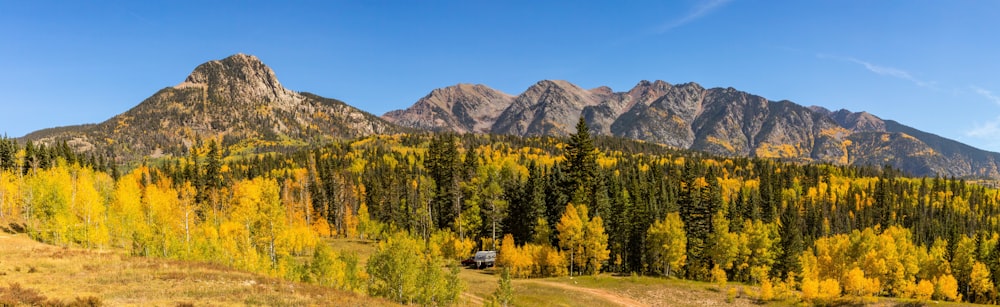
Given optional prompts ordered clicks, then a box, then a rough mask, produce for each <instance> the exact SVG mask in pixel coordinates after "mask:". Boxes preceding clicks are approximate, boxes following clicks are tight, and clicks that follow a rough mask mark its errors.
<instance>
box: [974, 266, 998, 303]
mask: <svg viewBox="0 0 1000 307" xmlns="http://www.w3.org/2000/svg"><path fill="white" fill-rule="evenodd" d="M969 278H970V283H969V284H970V287H971V288H972V294H973V297H971V298H970V301H971V302H973V303H983V304H985V303H989V302H990V301H991V300H992V295H993V280H992V279H990V270H989V268H988V267H987V266H986V265H985V264H983V263H982V262H979V261H976V262H974V263H973V264H972V272H971V273H970V276H969Z"/></svg>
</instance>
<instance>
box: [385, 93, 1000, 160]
mask: <svg viewBox="0 0 1000 307" xmlns="http://www.w3.org/2000/svg"><path fill="white" fill-rule="evenodd" d="M479 91H486V90H484V89H479ZM432 95H434V93H432ZM506 101H508V100H493V101H490V102H489V109H490V110H494V111H495V110H499V109H501V106H499V105H498V104H501V103H504V102H506ZM437 103H438V104H440V105H448V103H447V102H437ZM420 104H421V102H418V103H417V104H416V105H414V107H412V108H410V109H406V110H399V111H393V112H391V113H390V114H387V115H386V116H385V118H387V119H389V120H390V121H394V122H396V123H399V124H401V125H404V126H410V127H418V128H424V129H427V128H430V129H433V130H452V131H458V132H469V131H471V132H484V131H489V132H492V133H502V134H513V135H566V134H568V133H571V132H573V131H572V129H574V126H573V124H574V123H575V122H576V120H577V119H578V118H579V117H580V116H583V117H584V118H585V119H586V120H587V122H588V124H589V125H590V127H591V130H592V132H594V133H597V134H603V135H610V136H620V137H629V138H634V139H640V140H645V141H650V142H656V143H661V144H666V145H670V146H673V147H677V148H685V149H694V150H700V151H705V152H709V153H713V154H720V155H726V156H752V157H767V158H778V159H784V160H790V161H801V162H808V161H820V162H829V163H835V164H857V165H874V166H882V165H892V166H894V167H896V168H899V169H902V170H904V171H907V172H909V173H911V174H914V175H928V176H933V175H936V174H941V175H945V176H959V177H966V176H969V177H992V178H997V177H1000V172H998V161H1000V154H997V153H992V152H986V151H982V150H979V149H975V148H972V147H970V146H967V145H964V144H961V143H958V142H955V141H952V140H948V139H945V138H942V137H939V136H936V135H933V134H930V133H926V132H922V131H919V130H917V129H913V128H911V127H907V126H904V125H901V124H899V123H896V122H893V121H885V120H882V119H880V118H878V117H877V116H875V115H872V114H869V113H867V112H857V113H855V112H851V111H847V110H838V111H830V110H827V109H825V108H822V107H803V106H801V105H798V104H795V103H793V102H790V101H770V100H768V99H766V98H763V97H760V96H756V95H753V94H749V93H746V92H742V91H738V90H736V89H733V88H712V89H706V88H703V87H702V86H700V85H698V84H695V83H687V84H679V85H671V84H668V83H666V82H663V81H655V82H649V81H642V82H639V84H637V85H636V86H635V87H633V88H632V89H630V90H628V91H625V92H614V91H613V90H611V89H610V88H607V87H599V88H596V89H592V90H585V89H582V88H580V87H578V86H576V85H573V84H571V83H569V82H566V81H548V80H546V81H541V82H538V83H536V84H535V85H533V86H531V87H529V88H528V89H527V90H526V91H525V92H524V93H522V94H520V95H518V96H517V97H516V98H514V99H513V100H510V101H509V103H508V104H507V105H506V106H503V111H502V113H500V114H499V115H497V116H496V117H495V119H493V118H492V117H489V118H490V120H489V121H478V122H474V123H473V122H467V121H466V122H463V124H462V125H464V126H455V125H453V124H450V123H452V122H456V121H458V120H457V117H456V116H454V115H453V114H454V112H452V113H445V112H436V111H434V110H433V109H428V108H418V106H419V105H420ZM466 108H475V106H466ZM414 114H420V115H421V116H424V117H426V118H443V119H444V120H438V121H435V122H433V123H430V124H428V125H424V126H417V125H413V124H410V123H408V122H406V121H405V120H401V118H408V117H413V116H414ZM424 123H428V121H424ZM470 126H476V127H481V129H479V130H469V129H467V128H465V127H470ZM485 127H490V128H489V129H486V128H485Z"/></svg>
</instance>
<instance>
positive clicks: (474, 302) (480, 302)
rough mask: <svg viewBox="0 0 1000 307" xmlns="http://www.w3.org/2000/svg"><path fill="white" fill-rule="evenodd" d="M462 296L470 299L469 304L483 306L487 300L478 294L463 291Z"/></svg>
mask: <svg viewBox="0 0 1000 307" xmlns="http://www.w3.org/2000/svg"><path fill="white" fill-rule="evenodd" d="M462 297H464V298H465V299H466V300H468V301H469V306H483V305H486V302H485V301H483V299H482V298H480V297H478V296H476V295H475V294H472V293H468V292H463V293H462Z"/></svg>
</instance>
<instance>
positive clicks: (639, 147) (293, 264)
mask: <svg viewBox="0 0 1000 307" xmlns="http://www.w3.org/2000/svg"><path fill="white" fill-rule="evenodd" d="M576 128H577V130H576V131H577V132H576V133H574V134H571V135H570V136H569V137H568V138H550V137H532V138H525V137H514V136H496V135H456V134H396V135H377V136H369V137H363V138H358V139H353V140H348V141H336V142H334V143H332V144H329V145H325V146H322V147H316V148H313V149H309V150H303V151H300V152H297V153H292V154H276V153H269V154H259V155H240V156H229V155H228V153H227V151H228V149H227V148H224V147H222V146H219V145H218V143H219V142H221V140H216V139H211V138H208V139H206V140H205V141H204V142H203V143H201V144H193V145H192V146H191V149H190V151H189V152H188V153H187V155H185V156H183V157H177V158H161V159H152V160H147V162H146V163H144V164H143V165H142V166H140V167H138V168H136V169H132V170H128V171H123V172H122V174H121V175H118V174H117V173H108V172H105V171H104V170H105V169H107V166H106V165H104V164H103V163H100V162H99V160H100V159H99V158H98V159H79V158H75V155H73V154H70V153H65V154H59V151H51V150H46V151H45V152H51V153H46V154H41V155H39V154H37V153H34V152H37V150H36V149H35V146H34V145H30V144H17V143H16V142H14V141H12V140H8V139H4V140H3V141H2V142H0V169H2V171H0V219H2V220H5V221H8V223H9V224H8V225H9V226H6V225H5V227H9V228H17V229H23V230H24V231H26V232H28V233H30V234H31V235H32V236H33V237H35V238H36V239H39V240H42V241H46V242H52V243H55V244H62V245H80V246H87V247H95V248H121V249H126V250H129V251H131V253H133V254H135V255H146V256H157V257H168V258H180V259H194V260H203V261H208V262H215V263H221V264H224V265H227V266H232V267H236V268H240V269H245V270H249V271H256V272H264V273H268V274H270V275H274V276H280V277H284V278H288V279H292V280H303V281H311V282H316V283H319V284H324V285H329V286H334V287H338V288H342V289H347V290H352V291H358V292H367V293H369V294H372V295H378V296H384V297H387V298H390V299H392V300H395V301H398V302H403V303H421V304H450V303H452V302H455V298H456V297H457V293H453V292H449V289H461V286H460V283H459V282H458V281H457V280H456V279H455V277H454V276H455V274H457V273H456V270H457V268H454V267H453V268H452V269H450V270H442V269H441V268H442V267H443V266H444V265H445V264H448V263H455V262H456V260H459V259H463V258H465V257H468V256H469V255H470V254H471V253H472V252H473V251H474V250H478V249H494V248H497V249H499V251H500V252H499V260H498V261H499V262H500V265H501V266H504V267H506V268H509V269H510V272H511V274H512V275H513V276H515V277H521V278H529V277H542V276H561V275H568V274H572V275H577V274H597V273H600V272H615V273H636V274H646V275H660V276H669V277H678V278H685V279H692V280H701V281H714V282H717V283H720V284H725V283H726V282H727V281H738V282H743V283H750V284H755V285H759V289H760V292H761V293H760V294H759V298H760V299H761V300H765V301H766V300H770V299H773V298H775V295H776V293H785V294H787V293H790V292H789V290H792V289H796V290H800V291H801V292H800V293H801V297H802V299H804V300H808V301H814V302H816V301H824V300H830V299H835V298H837V297H840V296H858V297H866V296H894V297H907V298H916V299H920V300H927V299H931V298H933V299H942V300H952V301H967V302H980V303H995V302H997V294H998V293H1000V292H998V288H997V285H1000V244H998V242H1000V223H998V222H1000V221H998V220H997V214H998V204H1000V194H998V191H997V190H995V189H990V188H985V187H983V186H979V185H974V184H967V183H966V182H964V181H962V180H954V179H948V178H939V177H935V178H908V177H903V176H901V175H900V173H899V172H897V171H895V170H893V169H892V168H867V167H856V166H845V165H830V164H789V163H781V162H776V161H773V160H768V159H757V158H752V159H751V158H718V157H712V156H706V155H703V154H698V153H693V152H687V151H674V150H669V149H667V148H665V147H663V146H660V145H654V144H649V143H644V142H637V141H631V140H625V139H619V138H605V137H601V138H593V137H591V136H590V135H589V131H590V129H588V127H587V126H586V123H585V122H583V121H582V120H581V121H580V122H579V123H578V124H577V127H576ZM28 148H32V149H31V151H30V152H29V149H28ZM91 160H95V161H98V162H90V161H91ZM326 237H348V238H356V239H362V238H364V239H377V240H379V242H380V243H379V247H378V250H377V251H376V253H375V254H374V255H372V257H371V258H370V259H368V261H367V265H365V266H364V267H361V266H360V265H359V264H358V263H359V261H358V259H357V257H356V256H352V255H351V254H350V253H341V252H337V251H331V250H329V249H328V248H327V247H326V245H325V244H320V242H322V240H321V239H322V238H326ZM414 254H420V255H423V256H422V257H412V255H414ZM401 259H402V260H401ZM401 267H403V268H409V270H404V271H406V272H407V273H398V272H400V270H401V269H400V268H401ZM397 273H398V274H397ZM393 276H404V277H393ZM393 278H397V279H393ZM388 285H394V286H393V287H389V286H388ZM418 285H435V286H429V287H418ZM396 286H398V287H396ZM452 291H454V290H452Z"/></svg>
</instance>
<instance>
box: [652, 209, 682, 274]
mask: <svg viewBox="0 0 1000 307" xmlns="http://www.w3.org/2000/svg"><path fill="white" fill-rule="evenodd" d="M646 242H647V243H646V244H647V246H648V247H647V257H648V258H649V260H650V261H649V264H650V268H651V269H652V270H653V271H654V272H659V273H660V274H663V275H664V276H667V277H670V276H671V275H672V274H673V271H674V270H675V269H680V268H682V267H684V262H685V261H686V259H687V237H686V235H685V233H684V222H683V221H682V220H681V217H680V214H679V213H677V212H671V213H667V216H666V217H665V218H664V219H663V220H660V221H656V222H654V223H653V225H652V226H650V227H649V230H647V231H646Z"/></svg>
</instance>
